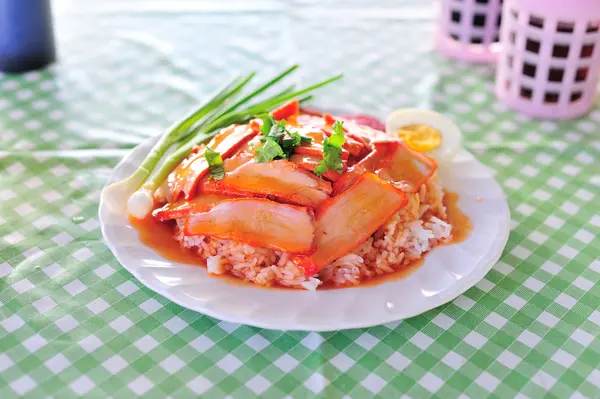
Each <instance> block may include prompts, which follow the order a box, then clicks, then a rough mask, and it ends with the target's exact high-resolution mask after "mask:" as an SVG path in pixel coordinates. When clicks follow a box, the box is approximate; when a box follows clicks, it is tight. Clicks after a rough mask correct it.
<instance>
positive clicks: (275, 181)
mask: <svg viewBox="0 0 600 399" xmlns="http://www.w3.org/2000/svg"><path fill="white" fill-rule="evenodd" d="M202 190H203V191H204V192H218V193H223V194H228V195H236V196H248V197H263V198H271V199H274V200H277V201H280V202H286V203H289V204H294V205H302V206H310V207H311V208H316V207H317V206H318V205H319V204H320V203H321V202H323V201H324V200H326V199H327V198H329V195H330V194H331V183H329V182H327V181H325V180H323V179H319V178H318V177H317V176H315V175H313V174H312V173H310V172H308V171H306V170H305V169H304V168H301V167H299V166H298V165H296V164H293V163H291V162H289V161H286V160H283V159H282V160H278V161H273V162H265V163H256V162H251V163H247V164H245V165H243V166H240V167H239V168H238V169H236V170H234V171H233V172H232V173H228V174H227V175H225V177H224V178H223V179H222V180H214V179H210V180H207V181H206V182H205V183H204V184H203V186H202Z"/></svg>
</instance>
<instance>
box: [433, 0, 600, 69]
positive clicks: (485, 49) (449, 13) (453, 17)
mask: <svg viewBox="0 0 600 399" xmlns="http://www.w3.org/2000/svg"><path fill="white" fill-rule="evenodd" d="M598 1H600V0H598ZM501 8H502V0H442V12H441V14H440V18H439V20H438V28H437V32H436V35H435V36H436V39H435V42H436V47H437V49H438V51H440V52H441V53H442V54H444V55H446V56H448V57H451V58H456V59H460V60H465V61H470V62H482V63H487V62H493V61H495V58H496V52H497V50H495V49H494V46H492V45H493V44H494V43H497V42H498V35H499V32H500V14H501Z"/></svg>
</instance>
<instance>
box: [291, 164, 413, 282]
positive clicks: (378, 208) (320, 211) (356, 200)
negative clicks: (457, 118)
mask: <svg viewBox="0 0 600 399" xmlns="http://www.w3.org/2000/svg"><path fill="white" fill-rule="evenodd" d="M406 203H407V198H406V195H405V194H404V193H403V192H402V191H400V190H399V189H397V188H396V187H394V186H393V185H392V184H390V183H387V182H385V181H383V180H381V179H380V178H379V177H377V176H376V175H375V174H373V173H370V172H366V173H364V174H363V175H362V176H361V177H360V179H359V180H358V181H357V182H356V183H355V184H354V185H352V187H350V188H349V189H348V190H346V191H344V192H343V193H342V194H340V195H338V196H337V197H333V198H330V199H328V200H327V201H325V202H324V203H323V204H321V206H320V207H319V208H317V210H316V221H315V227H316V231H315V245H316V251H315V252H314V253H313V254H312V255H311V256H310V257H300V258H298V259H297V264H298V265H299V266H300V267H301V268H302V269H303V270H304V273H305V274H306V275H307V276H311V275H313V274H315V273H317V272H319V271H320V270H321V269H323V268H324V267H325V266H327V265H329V264H330V263H331V262H333V261H334V260H335V259H337V258H339V257H341V256H343V255H346V254H347V253H348V252H350V251H352V250H353V249H354V248H356V247H357V246H358V245H360V244H361V243H362V242H364V241H365V240H366V239H367V238H369V237H370V236H371V235H372V234H373V233H374V232H375V231H377V229H379V228H380V227H381V226H382V225H383V224H384V223H385V222H387V221H388V220H389V219H390V218H391V217H392V216H393V215H394V214H395V213H396V212H398V210H400V209H401V208H402V207H404V205H406Z"/></svg>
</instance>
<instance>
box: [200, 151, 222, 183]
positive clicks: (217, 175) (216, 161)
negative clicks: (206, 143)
mask: <svg viewBox="0 0 600 399" xmlns="http://www.w3.org/2000/svg"><path fill="white" fill-rule="evenodd" d="M204 159H206V162H207V163H208V170H209V171H210V176H211V177H212V178H213V179H215V180H222V179H223V177H225V169H223V158H222V157H221V154H220V153H219V152H217V151H215V150H213V149H211V148H208V147H207V148H206V150H205V151H204Z"/></svg>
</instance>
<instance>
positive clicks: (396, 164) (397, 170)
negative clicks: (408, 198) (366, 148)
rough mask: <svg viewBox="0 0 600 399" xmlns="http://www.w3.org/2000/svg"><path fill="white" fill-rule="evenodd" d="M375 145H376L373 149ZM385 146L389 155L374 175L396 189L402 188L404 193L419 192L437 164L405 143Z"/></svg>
mask: <svg viewBox="0 0 600 399" xmlns="http://www.w3.org/2000/svg"><path fill="white" fill-rule="evenodd" d="M377 145H378V144H377V143H376V144H375V148H377ZM386 146H387V147H388V148H387V151H389V152H390V155H389V156H388V157H387V159H386V160H385V161H384V162H382V163H381V164H380V165H378V166H379V168H378V169H377V170H376V172H375V173H376V174H377V175H378V176H379V177H381V178H382V179H384V180H387V181H389V182H392V183H394V184H395V185H396V186H397V187H399V188H400V187H402V189H403V190H404V191H412V192H417V191H419V189H420V188H421V186H422V185H423V184H425V183H426V182H427V180H429V178H430V177H431V176H433V174H434V173H435V171H436V170H437V163H436V162H435V161H434V160H433V159H431V158H428V157H426V156H425V155H423V154H421V153H419V152H417V151H413V150H411V149H410V148H408V146H407V145H406V144H405V143H402V142H399V143H395V142H394V143H393V144H387V145H386ZM404 187H406V188H404Z"/></svg>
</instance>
